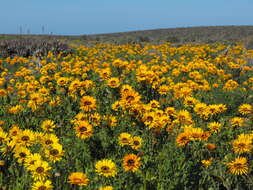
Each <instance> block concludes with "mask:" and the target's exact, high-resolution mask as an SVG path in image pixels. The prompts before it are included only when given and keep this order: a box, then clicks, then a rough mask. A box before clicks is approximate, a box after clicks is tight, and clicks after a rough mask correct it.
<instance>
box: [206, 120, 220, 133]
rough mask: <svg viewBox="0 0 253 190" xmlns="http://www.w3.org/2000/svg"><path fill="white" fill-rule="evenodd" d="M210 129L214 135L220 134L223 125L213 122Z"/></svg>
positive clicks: (209, 124) (209, 125)
mask: <svg viewBox="0 0 253 190" xmlns="http://www.w3.org/2000/svg"><path fill="white" fill-rule="evenodd" d="M208 128H209V129H210V131H211V132H212V133H218V132H219V131H220V128H221V124H220V123H218V122H211V123H208Z"/></svg>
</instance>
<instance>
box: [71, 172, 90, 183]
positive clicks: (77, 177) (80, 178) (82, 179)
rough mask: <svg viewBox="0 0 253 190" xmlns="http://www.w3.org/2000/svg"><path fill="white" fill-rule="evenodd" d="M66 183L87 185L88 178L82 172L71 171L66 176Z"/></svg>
mask: <svg viewBox="0 0 253 190" xmlns="http://www.w3.org/2000/svg"><path fill="white" fill-rule="evenodd" d="M68 183H70V184H76V185H80V186H87V185H88V184H89V179H88V177H87V176H86V174H84V173H82V172H73V173H71V174H70V175H69V176H68Z"/></svg>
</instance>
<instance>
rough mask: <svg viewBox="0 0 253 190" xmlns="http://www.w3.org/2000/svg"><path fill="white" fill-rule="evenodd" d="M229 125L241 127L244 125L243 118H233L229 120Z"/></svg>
mask: <svg viewBox="0 0 253 190" xmlns="http://www.w3.org/2000/svg"><path fill="white" fill-rule="evenodd" d="M230 123H231V125H232V126H233V127H242V126H243V125H244V118H242V117H234V118H232V119H231V120H230Z"/></svg>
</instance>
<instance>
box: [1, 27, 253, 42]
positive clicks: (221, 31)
mask: <svg viewBox="0 0 253 190" xmlns="http://www.w3.org/2000/svg"><path fill="white" fill-rule="evenodd" d="M13 38H14V39H16V38H53V39H61V40H67V41H70V42H76V43H87V42H91V41H101V42H110V43H117V44H122V43H134V42H137V43H138V42H152V43H161V42H173V43H188V42H193V43H212V42H217V41H221V42H226V41H232V42H234V41H241V40H243V41H253V26H207V27H186V28H168V29H154V30H142V31H132V32H119V33H108V34H95V35H80V36H57V35H53V36H52V35H0V40H1V39H13ZM251 43H252V42H251ZM252 46H253V44H252Z"/></svg>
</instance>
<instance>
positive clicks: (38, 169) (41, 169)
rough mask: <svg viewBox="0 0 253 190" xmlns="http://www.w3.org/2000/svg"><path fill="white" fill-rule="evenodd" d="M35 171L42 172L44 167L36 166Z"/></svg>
mask: <svg viewBox="0 0 253 190" xmlns="http://www.w3.org/2000/svg"><path fill="white" fill-rule="evenodd" d="M36 172H37V173H43V172H44V168H43V167H38V168H37V169H36Z"/></svg>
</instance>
